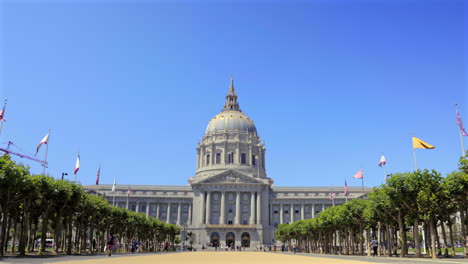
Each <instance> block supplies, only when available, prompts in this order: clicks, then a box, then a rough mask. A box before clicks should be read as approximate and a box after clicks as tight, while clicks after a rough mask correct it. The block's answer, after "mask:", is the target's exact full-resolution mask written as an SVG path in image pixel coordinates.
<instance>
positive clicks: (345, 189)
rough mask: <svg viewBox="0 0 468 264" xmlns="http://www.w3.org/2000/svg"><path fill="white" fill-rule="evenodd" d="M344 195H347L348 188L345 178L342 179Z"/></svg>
mask: <svg viewBox="0 0 468 264" xmlns="http://www.w3.org/2000/svg"><path fill="white" fill-rule="evenodd" d="M344 195H345V196H348V195H349V188H348V183H346V180H345V181H344Z"/></svg>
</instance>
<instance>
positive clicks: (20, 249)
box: [18, 214, 27, 256]
mask: <svg viewBox="0 0 468 264" xmlns="http://www.w3.org/2000/svg"><path fill="white" fill-rule="evenodd" d="M26 223H27V221H26V220H25V216H24V214H23V215H22V216H21V220H20V223H19V225H20V227H19V228H20V229H19V230H20V232H19V245H18V252H19V255H20V256H24V255H26V239H25V233H26V232H25V229H26Z"/></svg>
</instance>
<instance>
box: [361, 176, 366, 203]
mask: <svg viewBox="0 0 468 264" xmlns="http://www.w3.org/2000/svg"><path fill="white" fill-rule="evenodd" d="M361 180H362V199H364V195H365V193H364V175H362V178H361Z"/></svg>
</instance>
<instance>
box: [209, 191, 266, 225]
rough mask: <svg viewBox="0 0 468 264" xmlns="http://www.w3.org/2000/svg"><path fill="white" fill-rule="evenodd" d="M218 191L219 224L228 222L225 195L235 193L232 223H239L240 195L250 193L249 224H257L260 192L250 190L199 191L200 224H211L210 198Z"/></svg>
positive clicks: (260, 211)
mask: <svg viewBox="0 0 468 264" xmlns="http://www.w3.org/2000/svg"><path fill="white" fill-rule="evenodd" d="M214 193H218V194H220V196H221V199H220V200H221V201H220V210H219V211H220V214H219V224H221V225H225V224H228V221H227V219H226V195H227V194H232V195H235V217H234V222H233V223H232V224H234V225H241V224H244V223H241V195H242V194H249V195H250V215H249V221H248V224H249V225H255V224H257V225H259V224H261V222H262V210H261V204H262V198H261V193H260V192H255V191H250V192H240V191H236V192H227V191H204V192H201V202H202V204H201V206H200V216H201V223H202V224H207V225H209V224H211V223H212V222H218V221H212V220H214V219H212V211H213V210H212V199H213V197H212V196H213V194H214Z"/></svg>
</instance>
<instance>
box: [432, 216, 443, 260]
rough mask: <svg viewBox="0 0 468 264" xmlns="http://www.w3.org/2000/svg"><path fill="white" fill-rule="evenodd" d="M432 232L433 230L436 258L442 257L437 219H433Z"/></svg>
mask: <svg viewBox="0 0 468 264" xmlns="http://www.w3.org/2000/svg"><path fill="white" fill-rule="evenodd" d="M434 228H435V229H434V230H435V235H436V248H437V256H440V255H442V251H441V250H440V247H441V245H442V243H440V236H439V232H438V231H437V219H434Z"/></svg>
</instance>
